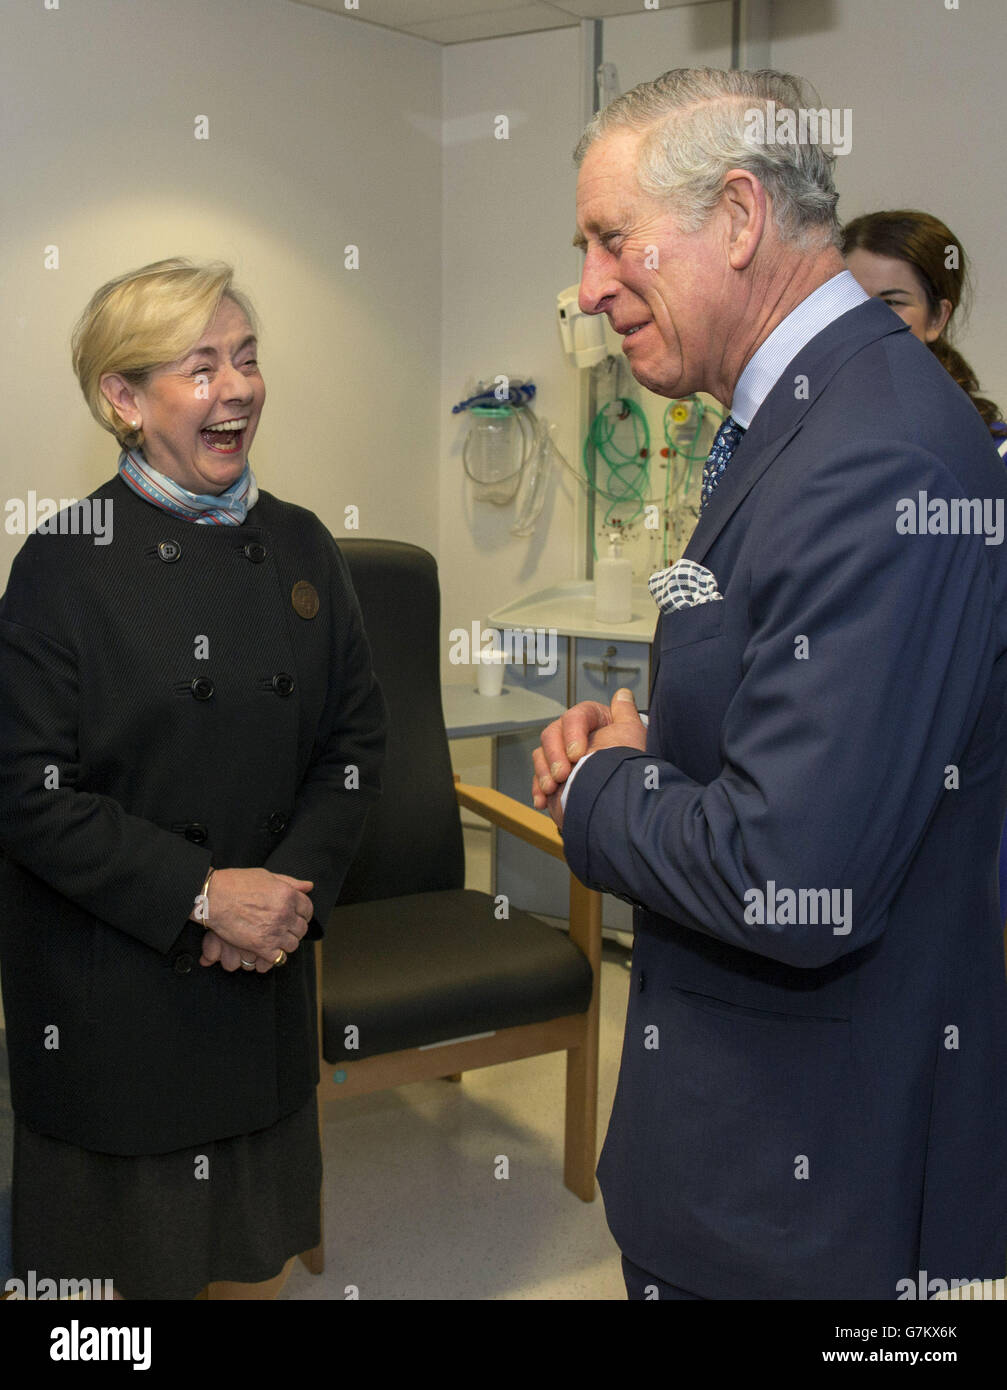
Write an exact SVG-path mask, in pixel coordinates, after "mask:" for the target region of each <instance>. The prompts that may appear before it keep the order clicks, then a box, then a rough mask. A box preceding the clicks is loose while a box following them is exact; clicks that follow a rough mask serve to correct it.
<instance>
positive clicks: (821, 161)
mask: <svg viewBox="0 0 1007 1390" xmlns="http://www.w3.org/2000/svg"><path fill="white" fill-rule="evenodd" d="M770 101H772V102H774V103H775V106H776V110H777V111H781V110H784V109H789V110H791V111H793V112H794V113H795V122H796V120H797V112H799V111H800V110H802V109H803V110H805V111H817V110H818V109H819V105H820V103H819V100H818V94H817V93H816V92H815V90H814V88H813V87H812V86H811V84H810V83H807V82H805V81H804V79H803V78H800V77H793V76H791V74H789V73H785V72H774V71H772V70H771V69H768V68H767V69H762V70H761V71H759V72H744V71H738V70H736V69H735V70H731V71H725V70H722V69H720V68H675V69H673V70H672V71H671V72H666V73H663V74H662V75H661V76H660V77H657V78H655V79H654V81H653V82H642V83H640V85H639V86H638V87H634V88H633V89H632V91H629V92H626V93H624V94H623V95H622V96H621V97H616V99H615V101H613V102H610V103H609V105H608V106H606V107H605V108H604V109H603V110H601V111H599V112H598V113H597V115H595V116H594V117H593V118H592V120H591V122H590V123H589V125H588V126H587V128H586V129H585V131H584V134H583V135H582V136H581V138H580V142H579V143H578V145H577V148H576V150H575V151H574V160H575V162H576V164H577V165H578V167H579V166H580V164H581V162H582V161H583V159H584V156H585V154H586V153H587V151H588V149H589V148H590V146H591V145H593V144H594V142H595V141H596V140H600V139H603V138H604V137H605V136H607V135H611V134H613V133H615V132H617V131H624V130H630V131H641V132H645V134H644V138H643V140H642V141H641V143H640V149H639V155H638V159H637V168H636V176H637V182H638V183H639V186H640V188H641V190H642V191H643V192H644V193H647V194H649V195H650V196H651V197H654V198H657V199H659V200H660V201H662V202H666V203H667V204H668V205H669V206H670V207H672V208H674V210H675V213H676V216H677V217H678V218H679V221H680V223H681V226H682V229H683V231H686V232H694V231H698V230H699V228H700V227H702V226H703V224H704V223H705V222H706V221H707V219H708V218H709V216H710V214H711V213H712V212H713V209H714V207H715V206H716V205H717V203H718V201H719V200H720V195H721V192H722V190H723V180H724V175H725V174H726V173H727V171H728V170H729V169H747V170H748V171H749V172H750V173H752V174H754V175H755V177H756V178H757V179H758V180H759V182H760V183H761V184H762V186H763V187H764V188H765V190H766V192H767V193H768V194H769V196H770V198H771V199H772V205H773V219H774V221H775V223H776V228H777V231H778V232H779V235H780V237H781V238H782V239H783V240H784V241H790V242H796V243H797V244H798V245H799V246H800V247H801V248H802V250H811V249H813V248H818V247H823V246H836V247H841V245H842V237H841V231H840V226H839V221H838V218H837V217H836V203H837V201H838V199H839V195H838V194H837V192H836V190H835V186H834V185H833V182H832V171H833V167H834V165H835V162H836V156H835V155H834V154H831V153H830V152H828V151H827V150H826V149H823V147H822V146H821V145H820V144H818V143H817V142H813V141H811V142H809V141H808V140H804V141H796V140H794V141H789V142H784V143H772V142H757V141H755V140H753V138H752V128H753V127H752V117H751V116H750V115H749V114H747V113H750V112H753V111H761V113H762V122H763V129H772V128H773V120H772V117H771V115H770V114H769V112H768V110H767V106H768V103H769V102H770Z"/></svg>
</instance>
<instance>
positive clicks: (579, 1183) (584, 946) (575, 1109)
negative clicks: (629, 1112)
mask: <svg viewBox="0 0 1007 1390" xmlns="http://www.w3.org/2000/svg"><path fill="white" fill-rule="evenodd" d="M570 939H571V941H572V942H573V943H574V945H576V946H578V947H579V948H580V950H581V951H583V953H584V955H585V956H586V957H587V959H588V961H589V963H590V965H591V970H592V973H593V975H594V986H593V988H592V991H591V1006H590V1008H589V1009H588V1011H587V1014H586V1015H585V1019H584V1041H583V1043H582V1045H581V1046H580V1047H571V1048H570V1050H569V1051H568V1052H567V1054H566V1136H565V1147H564V1154H563V1181H564V1183H565V1184H566V1186H567V1187H568V1188H569V1189H570V1191H571V1192H574V1193H576V1195H577V1196H578V1197H579V1198H580V1199H581V1201H582V1202H593V1201H594V1193H595V1179H594V1169H595V1162H596V1159H597V1148H598V1023H599V1018H600V1009H601V998H600V996H601V894H600V893H596V892H593V891H592V890H591V889H589V888H585V887H584V885H583V884H582V883H581V882H579V880H578V879H576V878H575V877H574V876H573V874H571V875H570Z"/></svg>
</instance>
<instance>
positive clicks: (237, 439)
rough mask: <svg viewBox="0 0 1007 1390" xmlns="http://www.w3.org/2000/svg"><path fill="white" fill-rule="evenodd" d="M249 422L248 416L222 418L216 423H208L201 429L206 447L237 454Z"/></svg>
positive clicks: (222, 452)
mask: <svg viewBox="0 0 1007 1390" xmlns="http://www.w3.org/2000/svg"><path fill="white" fill-rule="evenodd" d="M247 424H248V417H247V416H242V417H239V418H236V419H234V420H221V421H220V422H219V423H218V424H216V425H207V426H206V428H205V429H203V430H200V435H201V436H202V439H203V443H204V444H205V445H206V447H207V448H208V449H212V450H213V452H214V453H216V454H236V453H237V452H238V451H239V450H240V448H241V442H242V435H243V434H244V431H245V426H246V425H247Z"/></svg>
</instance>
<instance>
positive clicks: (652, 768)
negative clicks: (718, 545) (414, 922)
mask: <svg viewBox="0 0 1007 1390" xmlns="http://www.w3.org/2000/svg"><path fill="white" fill-rule="evenodd" d="M921 490H926V492H927V493H928V494H929V496H930V497H931V498H932V497H937V496H941V497H945V498H950V497H954V496H955V495H956V484H955V479H954V478H953V477H952V476H951V475H950V474H949V473H948V471H947V470H946V469H945V468H944V466H943V465H942V464H941V463H940V461H939V460H937V459H936V458H935V457H933V456H931V455H929V454H926V453H924V452H922V451H917V452H916V453H915V454H914V455H913V454H910V453H908V451H907V448H906V445H905V444H904V443H903V444H892V445H890V446H887V447H886V446H885V445H884V444H882V443H880V442H879V443H878V444H877V445H876V446H874V447H873V448H872V449H869V450H865V449H863V448H859V449H857V450H856V451H855V452H854V451H853V450H852V449H851V450H848V451H846V452H837V453H836V454H835V455H834V456H833V457H832V458H831V459H830V460H829V461H827V462H825V463H818V462H817V461H816V463H815V464H814V466H813V467H810V468H809V469H808V470H807V473H806V475H805V476H802V478H801V481H800V484H799V486H797V487H794V488H792V489H791V491H790V492H789V493H788V494H786V495H784V494H783V493H782V490H781V489H780V487H777V488H775V489H766V495H765V497H764V499H763V500H762V502H761V505H760V507H759V508H758V510H756V511H755V512H754V513H753V519H752V521H751V522H750V524H751V525H753V526H757V527H758V537H759V544H758V547H757V551H756V559H755V560H754V561H753V564H752V572H751V574H750V576H749V577H748V583H749V592H748V612H749V620H750V628H749V636H748V641H747V645H746V646H745V649H744V653H743V658H742V661H741V670H740V679H739V682H738V685H737V688H736V690H735V691H734V693H733V696H732V698H731V700H730V703H729V705H728V708H727V711H726V715H725V717H724V720H723V723H722V727H721V754H722V768H721V771H720V774H719V776H718V777H716V779H715V780H714V781H712V782H710V783H709V784H707V785H703V784H700V783H698V782H696V781H693V780H692V779H691V778H689V777H687V776H686V775H685V774H684V773H683V772H682V771H681V770H680V769H679V768H677V767H676V766H674V765H673V764H672V763H670V762H668V761H666V760H663V759H662V757H661V752H660V749H657V748H654V747H653V746H650V747H649V748H648V751H647V752H646V753H639V752H637V751H636V750H622V749H602V750H599V751H598V752H597V753H596V754H595V755H594V756H593V757H592V758H591V759H590V761H589V762H587V763H586V764H585V765H584V768H583V771H582V772H581V773H580V774H579V775H578V777H577V781H576V784H575V785H574V786H573V787H572V789H571V791H570V796H569V801H568V804H567V808H566V813H565V819H564V827H563V838H564V846H565V850H566V857H567V860H568V862H569V864H570V867H571V868H572V869H573V871H574V873H575V874H576V875H577V876H578V878H580V879H582V881H583V882H585V883H586V884H588V885H589V886H591V887H596V888H603V889H608V890H610V891H613V892H616V893H618V894H620V895H621V896H624V897H628V898H630V899H631V900H633V901H634V902H636V903H637V904H639V905H642V906H643V907H645V908H646V909H648V910H650V911H651V912H654V913H656V914H658V915H660V916H664V917H667V918H671V919H672V920H674V921H675V922H678V923H681V924H682V925H685V926H687V927H690V928H692V929H694V930H696V931H699V932H703V933H706V934H708V935H710V936H714V937H717V938H719V939H721V940H723V941H725V942H727V943H729V944H730V945H732V946H736V947H740V948H742V949H745V950H749V951H753V952H755V953H757V954H759V955H763V956H767V957H770V958H772V959H775V960H779V961H782V962H785V963H787V964H790V965H796V966H803V967H808V968H812V967H817V966H821V965H825V964H828V963H829V962H831V961H833V960H836V959H838V958H839V957H840V956H842V955H844V954H846V953H848V952H852V951H855V950H858V949H860V948H861V947H863V946H864V945H866V944H867V943H869V942H870V941H872V940H873V939H875V938H876V937H877V936H878V935H879V934H880V933H881V932H882V931H883V930H884V926H885V921H886V917H887V913H888V910H889V906H890V904H891V902H892V899H893V897H894V896H895V894H896V893H897V892H898V890H899V887H900V885H901V883H902V881H903V879H904V876H905V873H906V870H907V868H908V866H909V864H910V862H911V860H912V856H913V854H914V853H915V850H916V848H917V846H918V845H919V842H920V840H921V838H922V836H923V833H924V830H925V829H926V826H927V823H928V821H929V819H930V817H931V816H932V815H933V814H934V811H935V809H936V806H937V803H938V800H939V798H940V797H941V795H942V794H944V788H945V775H946V774H945V769H946V767H947V766H948V765H950V764H955V765H957V764H958V763H959V761H960V758H961V756H962V754H963V752H964V750H965V747H966V745H967V742H968V738H969V735H970V732H971V730H972V728H973V727H974V725H975V721H976V719H977V716H978V711H979V708H980V705H981V700H982V695H983V691H984V690H985V688H986V685H987V683H988V679H989V675H990V671H991V668H992V662H993V659H994V655H995V642H994V631H995V613H994V603H993V589H992V582H991V576H990V567H989V562H988V556H987V552H986V549H985V544H984V537H983V536H981V535H929V534H928V535H907V534H899V533H898V531H897V530H896V520H897V511H896V502H897V500H898V499H900V498H911V499H916V497H917V496H918V494H919V492H920V491H921ZM737 579H738V576H735V582H737ZM801 638H804V639H805V641H806V648H805V647H804V645H803V644H801V643H800V641H799V639H801ZM804 652H806V655H802V653H804ZM671 665H672V663H671V662H670V661H669V662H668V666H669V668H670V667H671ZM665 678H666V677H665V667H664V663H662V670H661V672H660V673H659V676H658V683H657V688H656V689H655V691H654V700H653V704H654V705H655V706H658V707H659V705H660V700H661V684H662V681H663V680H664V679H665ZM667 678H668V679H673V671H672V672H671V674H669V676H668V677H667ZM651 737H653V735H651ZM948 794H950V795H953V794H954V793H953V792H949V793H948ZM770 883H772V884H773V885H774V891H775V889H776V888H777V887H778V888H780V889H782V888H789V889H791V890H795V891H799V890H802V889H806V890H821V889H827V890H839V892H840V893H841V894H844V893H846V892H848V893H849V895H850V897H849V899H845V898H843V899H839V901H843V902H849V903H850V905H851V911H850V913H849V919H850V921H849V927H848V928H844V929H841V930H840V931H836V930H835V924H834V923H833V925H832V926H830V925H822V924H821V922H818V923H811V922H809V923H807V924H805V925H799V924H794V923H790V922H785V923H780V922H774V923H769V922H767V921H761V922H760V921H759V920H757V918H758V912H757V910H753V905H754V904H755V903H756V901H757V900H756V899H755V898H754V897H753V895H752V890H756V891H759V892H763V893H768V891H769V890H768V885H769V884H770ZM764 915H768V914H764Z"/></svg>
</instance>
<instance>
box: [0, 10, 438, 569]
mask: <svg viewBox="0 0 1007 1390" xmlns="http://www.w3.org/2000/svg"><path fill="white" fill-rule="evenodd" d="M3 30H4V38H3V44H2V46H0V90H2V91H3V94H4V105H5V108H6V109H5V131H4V140H3V143H2V145H0V188H2V189H3V190H4V191H3V194H2V195H0V198H2V202H3V207H2V217H0V376H2V380H3V381H4V383H5V392H4V397H5V400H4V411H3V414H2V417H0V480H2V481H0V502H2V501H6V499H8V498H11V497H25V496H26V495H27V491H28V489H34V490H35V491H36V492H37V493H38V494H39V495H49V496H54V497H59V496H64V497H69V496H83V495H85V494H86V493H87V492H89V491H90V490H91V489H93V488H95V487H97V486H98V485H99V484H100V483H101V482H103V481H104V480H105V479H106V478H108V477H110V476H111V475H112V473H113V472H114V470H115V464H116V459H117V449H116V445H115V441H114V439H113V438H112V436H111V435H109V434H106V433H105V432H104V431H102V430H100V429H99V427H98V426H97V425H96V424H95V423H94V421H93V420H92V418H91V416H90V414H89V412H88V411H87V408H86V406H85V405H84V401H83V397H82V396H81V395H80V392H79V389H78V387H77V383H76V380H75V378H74V376H73V373H72V369H71V366H70V354H69V339H70V332H71V329H72V326H73V324H74V322H75V320H76V318H77V316H78V315H79V313H80V312H81V310H82V309H83V307H84V305H85V304H86V302H87V300H88V299H89V297H90V295H91V293H92V292H93V291H94V290H95V289H97V287H98V286H99V285H100V284H102V283H103V282H104V281H105V280H107V279H109V278H110V277H111V276H113V275H116V274H119V273H120V272H122V271H124V270H126V269H129V268H131V267H136V266H140V265H143V264H145V263H147V262H149V261H153V260H157V259H160V258H161V257H164V256H170V255H179V254H180V255H187V256H190V257H192V258H194V259H210V258H222V259H225V260H228V261H230V262H231V263H233V264H234V265H235V267H236V270H237V277H238V281H239V283H240V284H241V285H242V287H243V288H245V289H246V290H247V291H248V293H249V294H250V296H251V298H252V300H253V302H254V303H255V305H256V307H257V309H258V311H259V313H260V316H261V319H262V327H263V333H262V341H261V351H260V360H261V362H262V371H263V375H264V377H265V380H266V386H267V392H268V396H267V402H266V407H265V410H264V412H263V416H262V422H261V424H260V427H259V431H258V434H257V436H256V439H255V442H254V444H253V447H252V455H251V458H252V466H253V469H254V470H255V472H256V475H257V477H258V479H259V482H260V484H261V485H262V486H263V487H265V488H266V489H268V490H270V491H272V492H275V493H277V494H278V495H279V496H281V497H284V498H287V499H289V500H291V501H295V502H298V503H301V504H302V505H305V506H309V507H311V508H312V509H313V510H315V511H316V512H317V513H318V514H319V515H320V516H321V517H322V519H323V520H324V521H325V522H326V524H327V525H328V526H329V527H330V529H332V530H333V531H334V532H335V533H336V534H337V536H338V535H339V534H340V532H341V530H342V526H343V508H344V507H345V506H346V505H347V504H350V503H354V504H356V505H358V506H359V507H360V509H361V529H360V534H363V535H384V536H390V537H393V538H396V539H403V540H404V539H408V540H411V541H415V542H416V543H418V544H420V545H424V546H427V547H429V548H430V549H433V550H436V548H437V537H438V519H437V488H438V478H439V474H440V470H439V461H438V457H437V447H436V445H437V438H438V419H439V394H438V372H437V361H438V355H439V346H440V342H439V340H440V323H441V186H440V170H441V151H440V103H441V90H440V83H441V50H440V49H439V48H438V47H437V46H436V45H434V44H431V43H428V42H426V41H424V40H421V39H414V38H408V37H405V36H400V35H395V34H392V33H390V32H389V31H387V30H382V29H377V28H374V27H372V26H370V25H366V24H360V23H357V22H355V21H353V20H351V19H347V18H343V17H339V16H336V15H332V14H326V13H323V12H321V11H317V10H312V9H309V8H305V7H304V6H300V5H292V4H288V3H286V0H214V3H213V4H210V5H208V4H206V3H204V2H203V0H171V3H170V4H165V3H163V0H104V2H103V3H102V4H100V5H95V4H89V5H77V4H68V3H66V0H64V3H63V4H62V5H61V7H60V8H59V9H58V10H48V11H47V10H44V9H43V7H42V4H41V0H33V3H31V4H11V3H7V4H5V6H4V14H3ZM197 115H206V116H208V117H209V120H210V138H209V140H208V141H199V140H196V139H194V138H193V130H194V125H193V123H194V119H195V117H196V116H197ZM8 116H9V118H10V119H9V122H8V120H7V117H8ZM348 243H354V244H356V245H358V246H359V247H360V256H361V268H360V269H359V270H356V271H349V270H345V269H344V268H343V247H344V246H345V245H347V244H348ZM49 244H55V245H57V246H58V247H59V253H60V269H58V270H45V269H43V248H44V247H45V246H46V245H49ZM21 544H22V538H21V537H20V536H11V535H8V534H6V531H5V529H3V528H0V587H2V585H3V582H4V579H5V577H6V574H7V570H8V567H9V564H10V561H11V559H12V558H13V556H14V554H15V553H16V551H17V550H18V549H19V548H20V545H21Z"/></svg>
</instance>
